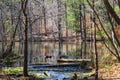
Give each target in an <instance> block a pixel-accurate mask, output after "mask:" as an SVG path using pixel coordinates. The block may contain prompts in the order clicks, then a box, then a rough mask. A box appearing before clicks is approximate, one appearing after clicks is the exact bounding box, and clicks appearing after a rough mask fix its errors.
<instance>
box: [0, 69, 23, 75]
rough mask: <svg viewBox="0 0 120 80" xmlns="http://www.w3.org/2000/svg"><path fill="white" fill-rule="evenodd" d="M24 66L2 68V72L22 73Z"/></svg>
mask: <svg viewBox="0 0 120 80" xmlns="http://www.w3.org/2000/svg"><path fill="white" fill-rule="evenodd" d="M22 71H23V68H20V67H17V68H6V69H3V70H2V73H4V74H20V73H22Z"/></svg>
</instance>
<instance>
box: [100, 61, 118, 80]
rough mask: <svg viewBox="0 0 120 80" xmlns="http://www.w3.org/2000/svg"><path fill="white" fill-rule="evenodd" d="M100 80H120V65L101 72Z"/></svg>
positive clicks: (114, 65)
mask: <svg viewBox="0 0 120 80" xmlns="http://www.w3.org/2000/svg"><path fill="white" fill-rule="evenodd" d="M99 77H100V80H120V63H116V64H113V65H112V66H109V67H107V68H103V69H100V70H99Z"/></svg>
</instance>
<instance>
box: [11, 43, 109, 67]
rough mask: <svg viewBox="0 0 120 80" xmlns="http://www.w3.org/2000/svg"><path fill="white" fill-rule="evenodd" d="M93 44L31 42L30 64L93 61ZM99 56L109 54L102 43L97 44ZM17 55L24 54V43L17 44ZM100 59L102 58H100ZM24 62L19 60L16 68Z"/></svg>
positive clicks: (15, 47) (29, 50) (29, 48)
mask: <svg viewBox="0 0 120 80" xmlns="http://www.w3.org/2000/svg"><path fill="white" fill-rule="evenodd" d="M93 45H94V44H93V43H90V42H87V43H84V42H79V43H73V42H69V43H62V44H59V43H58V42H29V44H28V64H29V65H30V64H40V63H52V64H56V63H57V59H60V58H70V59H91V57H92V56H93V55H94V47H93ZM97 45H98V53H99V55H103V54H104V53H107V52H106V51H107V50H106V49H105V48H104V46H103V44H102V43H101V42H99V43H97ZM13 51H14V52H15V53H16V54H19V55H22V56H23V53H24V45H23V43H22V42H16V43H15V45H14V48H13ZM99 57H100V56H99ZM22 65H23V60H22V59H21V60H19V61H18V62H17V63H15V65H14V66H22Z"/></svg>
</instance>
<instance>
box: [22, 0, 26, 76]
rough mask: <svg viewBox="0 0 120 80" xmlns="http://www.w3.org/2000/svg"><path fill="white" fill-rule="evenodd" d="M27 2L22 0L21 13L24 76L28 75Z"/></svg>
mask: <svg viewBox="0 0 120 80" xmlns="http://www.w3.org/2000/svg"><path fill="white" fill-rule="evenodd" d="M27 3H28V0H22V4H21V7H22V11H23V15H24V19H25V20H24V27H25V30H24V35H25V40H24V67H23V75H24V76H25V77H27V76H28V71H27V66H28V65H27V64H28V17H27V13H26V11H27Z"/></svg>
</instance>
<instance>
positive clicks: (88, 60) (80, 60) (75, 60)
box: [57, 59, 91, 62]
mask: <svg viewBox="0 0 120 80" xmlns="http://www.w3.org/2000/svg"><path fill="white" fill-rule="evenodd" d="M83 61H84V62H90V61H91V59H58V60H57V62H83Z"/></svg>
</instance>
